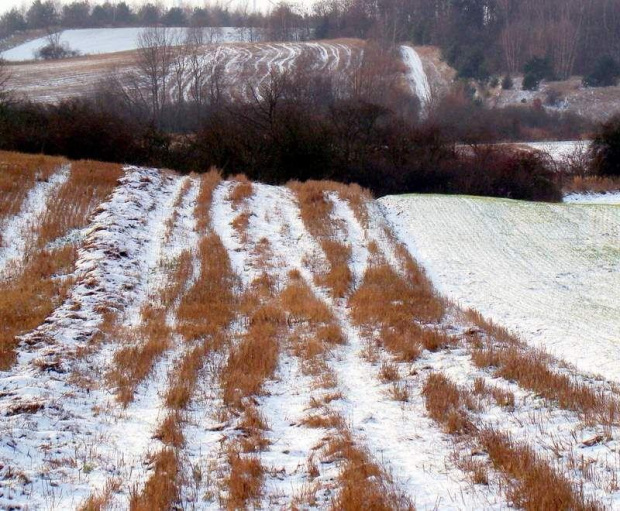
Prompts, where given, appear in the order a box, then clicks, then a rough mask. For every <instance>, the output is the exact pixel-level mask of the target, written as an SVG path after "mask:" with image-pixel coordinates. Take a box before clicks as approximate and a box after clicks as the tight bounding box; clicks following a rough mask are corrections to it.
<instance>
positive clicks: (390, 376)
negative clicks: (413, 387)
mask: <svg viewBox="0 0 620 511" xmlns="http://www.w3.org/2000/svg"><path fill="white" fill-rule="evenodd" d="M379 379H380V380H381V381H382V382H383V383H392V382H395V381H398V380H400V374H399V372H398V366H397V365H396V364H394V363H392V362H385V361H384V362H383V363H382V364H381V368H380V369H379Z"/></svg>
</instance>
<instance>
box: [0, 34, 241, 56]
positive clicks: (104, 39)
mask: <svg viewBox="0 0 620 511" xmlns="http://www.w3.org/2000/svg"><path fill="white" fill-rule="evenodd" d="M186 30H187V29H185V28H170V29H168V31H169V35H170V37H172V38H173V39H178V40H179V41H183V40H184V38H185V35H186ZM143 31H144V28H140V27H132V28H86V29H75V30H65V31H63V32H62V35H61V37H60V42H61V43H62V44H66V45H67V46H68V47H69V48H70V49H71V50H74V51H77V52H79V54H80V55H96V54H104V53H116V52H121V51H130V50H135V49H137V48H138V39H139V35H140V33H141V32H143ZM205 31H206V32H207V37H206V38H205V39H206V40H207V41H209V42H212V43H225V42H239V41H249V40H250V39H249V37H250V34H249V33H248V32H247V31H246V30H245V29H242V28H234V27H221V28H205ZM46 44H47V38H45V37H40V38H39V39H34V40H33V41H28V42H27V43H24V44H21V45H19V46H16V47H15V48H11V49H10V50H7V51H5V52H4V53H2V54H1V55H0V56H1V57H2V58H4V59H5V60H8V61H12V62H16V61H23V60H32V59H35V58H36V52H37V50H39V49H41V48H42V47H43V46H45V45H46Z"/></svg>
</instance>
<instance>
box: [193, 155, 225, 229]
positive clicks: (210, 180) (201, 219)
mask: <svg viewBox="0 0 620 511" xmlns="http://www.w3.org/2000/svg"><path fill="white" fill-rule="evenodd" d="M221 181H222V175H221V173H220V171H219V170H218V169H216V168H215V167H212V168H211V169H209V172H207V173H206V174H202V175H201V176H200V190H199V191H198V197H197V199H196V209H195V210H194V214H195V215H196V220H197V225H196V228H197V230H198V232H199V233H201V234H204V233H206V232H207V229H208V228H209V224H210V223H211V214H210V209H211V203H212V202H213V192H214V191H215V189H216V188H217V186H218V185H219V184H220V183H221Z"/></svg>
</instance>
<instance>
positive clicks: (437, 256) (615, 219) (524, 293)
mask: <svg viewBox="0 0 620 511" xmlns="http://www.w3.org/2000/svg"><path fill="white" fill-rule="evenodd" d="M615 197H616V199H617V195H616V196H615ZM585 201H586V199H583V200H582V201H580V203H577V204H575V203H570V204H540V203H528V202H516V201H510V200H501V199H487V198H474V197H458V196H456V197H450V196H417V195H414V196H393V197H386V198H383V199H381V200H380V203H381V205H382V208H383V210H384V212H385V214H386V216H387V218H388V219H389V221H390V222H391V224H392V225H393V227H394V229H395V231H396V233H397V235H398V237H399V239H401V240H402V241H403V242H404V243H406V244H407V245H408V246H409V248H410V249H411V251H412V252H413V253H414V254H416V257H417V258H418V260H419V261H420V262H422V263H423V264H424V266H425V268H426V269H427V271H428V273H429V275H430V276H431V278H432V280H433V283H434V284H435V286H436V287H437V288H438V289H439V290H440V292H441V293H442V294H444V295H446V296H447V297H448V298H450V299H451V300H454V301H455V302H457V303H459V304H461V305H463V306H465V307H471V308H474V309H476V310H478V311H480V312H482V313H483V314H484V315H485V316H487V317H489V318H491V319H492V320H494V321H496V322H498V323H499V324H501V325H504V326H506V327H508V328H510V329H511V330H513V331H515V332H518V333H519V334H521V335H522V336H523V337H524V338H525V339H526V340H527V341H528V342H530V343H532V344H535V345H540V346H543V347H544V348H545V349H547V350H548V351H550V352H551V353H553V354H554V355H557V356H559V357H561V358H563V359H564V360H566V361H567V362H570V363H572V364H574V365H575V366H577V367H578V368H579V369H581V370H584V371H588V372H592V373H598V374H601V375H603V376H604V377H605V378H609V379H612V380H615V381H618V382H620V365H619V364H618V360H620V299H619V297H620V295H619V294H618V289H620V207H619V206H618V205H617V200H616V204H613V202H611V201H610V203H609V204H585V203H584V202H585Z"/></svg>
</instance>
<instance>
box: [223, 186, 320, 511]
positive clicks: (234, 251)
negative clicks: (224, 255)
mask: <svg viewBox="0 0 620 511" xmlns="http://www.w3.org/2000/svg"><path fill="white" fill-rule="evenodd" d="M232 186H234V183H230V182H226V183H223V184H222V185H221V186H220V188H218V189H217V190H216V192H215V195H214V200H213V204H214V207H213V210H212V218H213V225H214V229H215V231H216V232H217V233H218V234H219V236H220V238H221V239H222V242H223V243H224V246H225V247H226V249H227V250H228V253H229V256H230V258H231V261H232V266H233V269H234V270H235V273H237V275H238V276H239V277H240V278H241V279H242V281H243V284H244V287H247V286H249V285H250V283H251V282H252V281H253V280H254V279H255V278H256V277H258V276H259V275H261V274H262V273H263V271H267V272H268V273H269V274H270V275H271V276H273V277H274V278H275V279H276V282H277V283H278V288H280V289H282V288H283V287H284V286H285V285H286V282H287V280H288V273H289V271H290V270H292V269H298V270H302V271H306V269H305V268H304V264H303V261H302V258H303V257H304V255H308V254H309V253H310V254H312V257H313V258H315V259H316V258H317V257H320V252H314V251H313V247H311V245H310V244H309V243H308V237H307V232H306V231H305V229H304V227H303V223H302V221H301V218H300V217H299V216H298V215H296V214H295V213H296V211H297V210H296V207H297V206H296V204H295V203H294V199H293V197H292V194H291V192H290V191H289V190H288V189H286V188H282V187H274V186H267V185H260V184H256V183H255V184H253V191H254V193H253V195H252V196H251V197H250V198H248V199H247V200H246V201H245V205H246V208H247V211H249V212H250V213H251V216H250V223H249V225H248V228H247V235H248V241H247V243H243V244H242V243H240V241H239V240H238V237H237V235H236V233H235V232H234V230H233V229H232V226H231V223H232V221H233V220H234V218H235V217H236V216H237V215H238V214H239V211H235V210H234V208H233V206H232V204H231V203H230V202H229V201H228V200H227V197H228V194H229V193H230V189H231V187H232ZM263 239H267V240H268V241H269V247H270V254H271V257H270V260H269V261H268V262H267V265H266V266H267V267H265V264H264V263H265V261H259V260H257V259H256V258H255V256H254V252H255V251H254V247H256V246H257V245H258V244H259V243H260V242H261V240H263ZM299 245H302V246H304V247H305V248H306V250H303V249H302V250H298V247H299ZM323 263H324V264H326V261H324V260H323ZM307 277H308V278H310V280H311V276H310V275H307ZM312 389H313V385H312V379H311V378H310V377H308V376H305V375H303V374H302V371H301V367H300V365H299V362H298V360H297V358H296V357H294V356H292V355H291V354H289V353H288V352H287V350H286V349H283V350H282V351H281V353H280V360H279V366H278V371H277V374H276V377H275V379H274V380H272V381H269V382H267V384H266V386H265V395H264V396H261V397H260V398H258V403H259V405H260V410H261V412H262V413H263V414H264V415H265V417H266V419H267V422H268V424H269V431H268V432H267V438H268V439H269V440H270V441H271V445H270V448H269V450H268V451H266V452H263V453H261V460H262V462H263V464H265V465H266V466H267V468H268V470H267V472H268V474H270V476H268V478H267V481H266V482H265V492H266V495H265V507H267V508H269V507H273V506H277V507H288V506H289V505H290V503H291V502H292V500H293V499H294V498H295V496H298V495H299V494H300V493H301V491H302V489H303V488H304V486H305V485H308V484H309V479H308V476H307V462H308V459H309V458H310V456H311V455H312V453H313V448H314V447H316V445H317V444H318V443H319V441H320V440H321V436H322V434H323V433H324V431H323V430H321V429H319V428H316V429H309V428H305V427H304V426H302V425H301V424H299V423H300V421H301V419H302V418H303V417H304V416H305V415H306V414H307V407H308V404H309V403H310V398H311V396H312V395H313V391H312Z"/></svg>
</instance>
